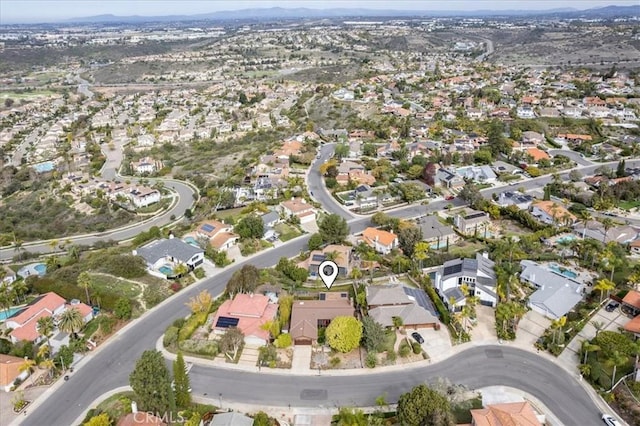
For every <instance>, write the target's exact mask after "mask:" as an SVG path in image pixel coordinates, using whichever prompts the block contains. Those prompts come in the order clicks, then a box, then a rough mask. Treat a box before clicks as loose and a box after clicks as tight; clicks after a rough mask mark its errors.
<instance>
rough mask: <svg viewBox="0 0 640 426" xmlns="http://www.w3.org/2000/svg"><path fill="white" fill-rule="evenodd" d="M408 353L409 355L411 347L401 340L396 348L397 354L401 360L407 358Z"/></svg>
mask: <svg viewBox="0 0 640 426" xmlns="http://www.w3.org/2000/svg"><path fill="white" fill-rule="evenodd" d="M410 353H411V346H410V345H409V343H407V341H406V340H403V341H402V342H401V343H400V347H399V348H398V354H399V355H400V356H401V357H402V358H406V357H408V356H409V354H410Z"/></svg>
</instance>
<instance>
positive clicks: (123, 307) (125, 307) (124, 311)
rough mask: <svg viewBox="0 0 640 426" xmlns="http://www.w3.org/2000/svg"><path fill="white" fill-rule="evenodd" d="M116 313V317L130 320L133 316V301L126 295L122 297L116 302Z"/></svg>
mask: <svg viewBox="0 0 640 426" xmlns="http://www.w3.org/2000/svg"><path fill="white" fill-rule="evenodd" d="M114 314H115V316H116V318H118V319H121V320H125V321H126V320H128V319H130V318H131V301H130V300H129V299H126V298H124V297H121V298H120V299H118V301H117V302H116V307H115V309H114Z"/></svg>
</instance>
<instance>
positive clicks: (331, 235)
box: [318, 213, 349, 244]
mask: <svg viewBox="0 0 640 426" xmlns="http://www.w3.org/2000/svg"><path fill="white" fill-rule="evenodd" d="M318 228H319V230H320V235H322V239H323V240H324V242H325V243H327V244H339V243H341V242H342V241H343V240H344V239H345V238H346V237H347V235H349V225H348V224H347V221H346V220H345V219H343V218H341V217H340V216H338V215H337V214H335V213H332V214H330V215H327V216H325V217H324V218H323V219H322V220H321V222H320V224H319V226H318Z"/></svg>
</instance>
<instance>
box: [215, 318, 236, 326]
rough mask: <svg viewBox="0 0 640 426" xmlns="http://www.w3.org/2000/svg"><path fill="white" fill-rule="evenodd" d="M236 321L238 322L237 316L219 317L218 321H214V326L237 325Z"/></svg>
mask: <svg viewBox="0 0 640 426" xmlns="http://www.w3.org/2000/svg"><path fill="white" fill-rule="evenodd" d="M238 322H240V319H239V318H231V317H219V318H218V321H216V327H218V328H229V327H237V326H238Z"/></svg>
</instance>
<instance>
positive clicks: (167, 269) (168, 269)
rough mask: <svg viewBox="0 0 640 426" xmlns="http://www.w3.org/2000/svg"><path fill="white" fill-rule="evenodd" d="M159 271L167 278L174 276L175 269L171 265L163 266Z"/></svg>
mask: <svg viewBox="0 0 640 426" xmlns="http://www.w3.org/2000/svg"><path fill="white" fill-rule="evenodd" d="M158 271H160V272H162V273H163V274H164V275H166V276H170V275H173V269H172V268H171V266H169V265H162V266H161V267H159V268H158Z"/></svg>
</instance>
